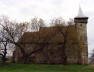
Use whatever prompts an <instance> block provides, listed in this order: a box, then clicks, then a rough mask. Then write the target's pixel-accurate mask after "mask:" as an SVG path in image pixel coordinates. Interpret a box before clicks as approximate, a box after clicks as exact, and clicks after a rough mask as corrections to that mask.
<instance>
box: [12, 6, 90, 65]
mask: <svg viewBox="0 0 94 72" xmlns="http://www.w3.org/2000/svg"><path fill="white" fill-rule="evenodd" d="M87 22H88V17H86V16H85V15H84V14H83V12H82V10H81V7H79V12H78V16H76V17H75V18H74V23H75V26H74V27H73V26H72V27H71V28H70V31H72V32H71V33H73V32H74V31H75V29H74V28H76V30H77V32H78V34H79V35H77V37H76V39H79V42H80V46H81V47H82V48H81V51H80V52H79V51H77V50H79V49H80V47H79V45H77V44H76V43H77V42H76V40H75V37H73V35H72V34H71V35H69V37H68V39H69V40H68V42H67V44H66V49H67V50H66V55H67V61H68V63H77V62H78V60H81V61H80V62H81V64H88V44H87ZM71 29H72V30H71ZM39 32H40V33H41V36H40V35H39ZM39 32H25V33H24V34H23V36H22V37H21V39H20V40H19V41H18V43H21V42H26V43H27V45H25V44H22V46H23V48H24V50H25V51H26V53H30V52H32V51H33V50H35V49H37V48H39V47H43V46H44V47H45V48H43V49H42V50H40V51H38V52H36V53H32V54H31V56H29V58H28V61H29V63H46V64H62V57H61V53H62V52H61V49H60V48H61V45H60V43H61V42H62V41H63V40H64V38H63V37H62V35H61V34H60V33H59V32H58V31H57V30H56V27H42V28H40V30H39ZM42 32H43V34H42ZM50 36H52V38H49V37H50ZM39 37H40V38H41V41H39V40H38V39H39ZM38 41H39V42H38ZM32 42H35V43H37V42H38V43H42V42H43V43H47V44H46V45H45V44H42V46H41V45H39V44H37V45H36V44H30V43H32ZM79 54H80V57H79ZM13 60H14V61H15V62H22V53H21V51H20V49H19V48H16V49H15V51H14V53H13Z"/></svg>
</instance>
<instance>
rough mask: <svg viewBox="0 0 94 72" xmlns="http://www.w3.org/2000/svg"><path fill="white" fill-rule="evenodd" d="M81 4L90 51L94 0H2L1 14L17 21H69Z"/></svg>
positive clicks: (92, 38)
mask: <svg viewBox="0 0 94 72" xmlns="http://www.w3.org/2000/svg"><path fill="white" fill-rule="evenodd" d="M79 4H80V5H81V8H82V10H83V13H84V15H85V16H88V17H89V22H88V24H87V29H88V44H89V52H90V51H91V50H92V49H93V48H94V32H93V31H94V24H93V23H94V0H0V15H6V16H8V17H9V18H10V19H13V20H16V21H17V22H22V21H30V19H31V18H33V17H35V16H36V17H39V18H43V19H44V20H46V21H48V20H50V19H52V18H54V17H63V18H64V20H66V21H68V20H69V19H70V18H74V17H75V16H77V14H78V9H79Z"/></svg>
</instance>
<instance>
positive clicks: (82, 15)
mask: <svg viewBox="0 0 94 72" xmlns="http://www.w3.org/2000/svg"><path fill="white" fill-rule="evenodd" d="M78 17H84V14H83V11H82V9H81V7H80V5H79V12H78Z"/></svg>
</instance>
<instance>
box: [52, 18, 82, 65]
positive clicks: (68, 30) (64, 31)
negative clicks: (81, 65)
mask: <svg viewBox="0 0 94 72" xmlns="http://www.w3.org/2000/svg"><path fill="white" fill-rule="evenodd" d="M51 25H52V26H56V27H57V30H58V31H59V32H60V34H61V35H62V38H61V39H62V42H61V43H60V44H61V52H62V53H61V57H62V60H63V64H64V65H66V64H67V63H68V62H67V58H68V55H69V54H68V53H70V52H68V51H69V50H70V48H71V50H73V48H74V49H75V51H76V52H77V51H81V49H79V50H78V49H76V48H75V47H73V44H72V43H74V45H75V46H78V45H79V40H78V37H77V35H78V33H77V31H76V28H75V24H74V22H73V20H70V21H69V22H67V23H66V22H65V21H64V20H63V19H62V18H56V19H53V20H52V22H51ZM79 46H80V45H79ZM71 50H70V51H71ZM71 53H73V52H71ZM78 53H80V52H78ZM79 55H80V54H79ZM79 55H78V56H79Z"/></svg>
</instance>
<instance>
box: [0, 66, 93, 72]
mask: <svg viewBox="0 0 94 72" xmlns="http://www.w3.org/2000/svg"><path fill="white" fill-rule="evenodd" d="M0 72H94V67H90V66H87V65H68V66H63V65H44V64H9V65H6V66H2V67H0Z"/></svg>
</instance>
